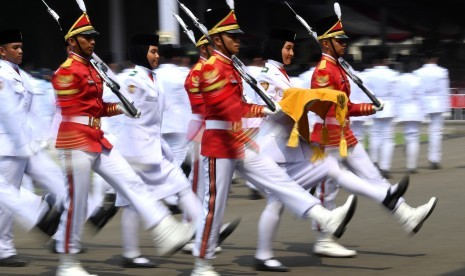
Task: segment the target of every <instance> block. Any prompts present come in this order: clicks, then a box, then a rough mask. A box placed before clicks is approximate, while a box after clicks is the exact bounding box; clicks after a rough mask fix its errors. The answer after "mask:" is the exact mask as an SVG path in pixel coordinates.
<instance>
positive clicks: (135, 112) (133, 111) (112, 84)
mask: <svg viewBox="0 0 465 276" xmlns="http://www.w3.org/2000/svg"><path fill="white" fill-rule="evenodd" d="M90 63H91V64H92V66H93V67H94V69H95V70H96V71H97V73H98V74H99V75H100V77H101V78H102V79H103V82H105V84H106V85H107V86H108V88H110V89H111V91H112V92H113V93H115V95H116V96H117V97H118V99H119V100H120V101H121V103H122V104H123V105H124V107H125V108H126V110H127V111H128V112H129V114H131V116H132V117H136V116H137V115H138V113H139V110H137V108H136V107H135V106H134V105H133V104H132V103H131V102H130V101H129V100H128V99H127V98H126V97H125V96H124V95H123V94H121V92H120V91H119V84H117V83H116V82H115V81H114V80H112V79H110V77H108V75H107V74H106V73H105V72H104V71H103V70H102V68H100V66H99V64H98V63H97V61H95V59H90Z"/></svg>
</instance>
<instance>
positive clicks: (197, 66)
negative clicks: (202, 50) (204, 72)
mask: <svg viewBox="0 0 465 276" xmlns="http://www.w3.org/2000/svg"><path fill="white" fill-rule="evenodd" d="M202 66H203V63H200V62H198V63H197V64H196V65H195V67H194V70H200V68H202Z"/></svg>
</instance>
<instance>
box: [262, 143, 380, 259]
mask: <svg viewBox="0 0 465 276" xmlns="http://www.w3.org/2000/svg"><path fill="white" fill-rule="evenodd" d="M302 148H303V149H304V156H305V161H302V162H298V163H279V165H280V166H281V167H282V168H283V169H284V170H285V171H286V172H287V173H288V174H289V176H290V177H291V178H292V179H293V180H295V181H296V182H297V183H298V184H299V185H300V186H302V187H303V188H304V189H306V190H308V189H310V188H313V187H315V186H317V185H318V184H319V183H320V182H321V181H322V180H325V179H326V178H327V177H331V178H332V179H334V180H335V182H336V183H337V184H338V185H340V186H341V187H343V188H344V189H346V190H347V191H349V192H351V193H354V194H358V195H362V196H365V197H368V198H370V199H372V200H374V201H375V202H377V203H381V202H382V201H383V200H384V198H385V197H386V194H387V190H388V188H389V187H381V186H376V185H371V184H370V183H368V182H366V181H364V180H362V179H360V178H359V177H357V176H356V175H354V174H353V173H351V172H349V171H347V170H346V169H340V167H339V164H338V161H337V159H336V158H334V157H333V156H331V155H329V156H327V157H326V158H325V159H323V160H319V161H318V162H316V163H311V162H310V161H309V160H310V158H311V154H312V153H311V149H310V147H309V146H308V145H307V146H302ZM283 210H284V206H283V204H282V203H281V202H280V201H279V200H278V198H277V197H275V196H274V195H272V194H269V193H268V194H267V203H266V206H265V209H264V210H263V212H262V214H261V216H260V220H259V222H258V240H257V250H256V253H255V257H256V258H257V259H261V260H267V259H270V258H272V257H274V254H273V247H272V243H273V241H274V240H275V236H276V233H277V229H278V226H279V222H280V218H281V214H282V213H283Z"/></svg>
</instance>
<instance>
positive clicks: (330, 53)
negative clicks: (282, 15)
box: [310, 15, 437, 257]
mask: <svg viewBox="0 0 465 276" xmlns="http://www.w3.org/2000/svg"><path fill="white" fill-rule="evenodd" d="M315 24H316V25H315V29H316V32H317V34H318V40H319V42H320V47H321V50H322V56H321V60H320V63H319V64H318V65H317V67H316V69H315V71H314V73H313V76H312V82H311V87H312V88H331V89H335V90H340V91H343V92H345V93H346V94H347V96H348V97H349V103H348V109H349V112H348V114H347V118H346V121H345V124H344V125H343V126H340V125H339V123H338V122H337V120H336V118H335V113H334V111H333V110H330V111H329V112H328V115H327V117H326V119H325V120H319V121H317V123H316V124H315V126H314V128H313V133H312V134H311V137H310V139H311V141H312V142H313V143H314V144H315V145H317V146H319V147H322V148H324V150H325V152H327V153H328V154H332V155H333V156H335V157H337V158H339V159H340V160H341V162H342V163H343V164H345V165H346V166H347V167H348V168H349V169H350V170H351V171H352V172H353V173H355V174H356V175H358V176H359V177H360V178H362V179H364V180H366V181H367V182H369V183H372V184H373V185H376V186H381V187H385V188H388V187H390V186H391V184H390V183H389V182H388V181H387V180H386V179H385V178H383V177H382V176H381V174H380V172H379V170H378V169H377V168H376V167H375V165H374V164H373V162H372V161H371V159H370V157H369V156H368V154H367V152H366V151H365V149H364V148H363V145H361V144H360V143H359V142H358V140H357V138H356V137H355V136H354V134H353V132H352V130H351V128H350V117H351V116H366V115H371V114H374V113H376V112H378V111H381V110H382V109H383V104H381V106H380V107H376V106H375V105H373V104H371V103H358V104H354V103H352V102H350V93H351V90H350V82H349V80H348V77H347V75H346V73H345V71H344V69H343V68H342V66H341V65H340V64H339V61H338V58H339V57H342V56H343V55H344V54H345V49H346V47H347V39H348V37H347V36H346V34H345V32H344V29H343V27H342V22H341V21H340V20H339V18H338V17H337V16H336V15H334V16H328V17H323V18H321V19H319V20H317V21H316V23H315ZM341 155H342V156H344V158H341ZM338 189H339V188H338V185H337V184H336V183H334V180H332V179H327V180H326V181H324V182H322V183H321V185H320V187H319V189H317V193H318V196H319V198H321V199H322V200H323V203H324V205H325V206H326V207H327V208H328V209H332V208H334V207H335V203H334V200H335V197H336V194H337V191H338ZM402 201H403V198H401V202H402ZM436 202H437V198H436V197H432V198H431V199H430V200H429V201H428V203H426V204H424V205H421V206H419V207H417V208H411V207H410V206H408V205H407V204H406V203H405V202H403V203H402V204H399V205H398V206H397V208H396V209H395V210H394V215H396V216H397V217H398V218H399V219H400V218H401V216H402V215H406V214H409V213H416V214H417V215H415V217H416V218H415V220H416V221H418V222H419V223H418V225H419V226H420V227H421V225H422V223H423V221H424V220H426V219H427V218H428V217H429V215H430V214H431V212H432V211H433V209H434V207H435V206H436ZM404 229H405V230H406V231H407V232H412V233H416V232H417V231H418V230H419V228H417V227H414V228H413V229H412V228H411V227H410V226H408V224H404ZM320 242H321V243H322V244H323V245H322V246H321V248H325V249H326V250H324V252H323V251H321V252H320V255H327V256H330V257H346V256H348V255H350V256H352V255H353V252H352V250H348V249H346V248H345V247H343V246H342V245H340V244H338V243H336V241H334V240H333V239H332V237H330V236H324V235H321V236H320V239H319V240H318V241H317V242H316V243H315V245H319V243H320ZM315 249H316V248H314V251H315ZM333 252H336V254H334V253H333ZM316 253H318V251H317V252H316Z"/></svg>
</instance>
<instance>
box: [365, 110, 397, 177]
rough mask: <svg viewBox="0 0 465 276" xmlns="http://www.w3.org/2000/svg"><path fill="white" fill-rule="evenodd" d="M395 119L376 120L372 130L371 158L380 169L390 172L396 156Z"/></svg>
mask: <svg viewBox="0 0 465 276" xmlns="http://www.w3.org/2000/svg"><path fill="white" fill-rule="evenodd" d="M393 119H394V118H374V119H373V125H372V126H371V130H370V157H371V160H372V161H373V162H375V163H378V164H379V168H380V169H381V170H384V171H390V170H391V165H392V155H393V154H394V146H395V142H394V123H393Z"/></svg>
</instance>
